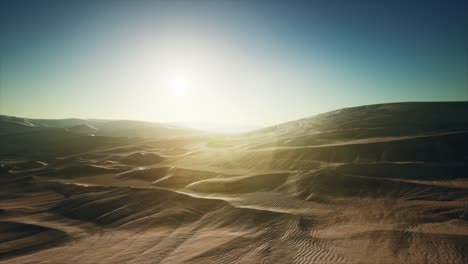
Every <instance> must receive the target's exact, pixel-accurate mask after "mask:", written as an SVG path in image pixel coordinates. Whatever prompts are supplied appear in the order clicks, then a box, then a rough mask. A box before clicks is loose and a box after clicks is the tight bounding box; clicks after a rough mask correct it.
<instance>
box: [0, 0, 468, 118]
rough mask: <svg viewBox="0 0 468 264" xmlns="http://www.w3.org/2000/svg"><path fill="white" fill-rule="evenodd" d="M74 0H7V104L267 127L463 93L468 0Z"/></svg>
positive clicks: (2, 47)
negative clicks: (346, 109) (353, 108)
mask: <svg viewBox="0 0 468 264" xmlns="http://www.w3.org/2000/svg"><path fill="white" fill-rule="evenodd" d="M64 2H68V3H64ZM71 2H72V1H47V0H45V1H22V0H19V1H1V3H0V10H1V11H0V12H1V13H0V26H1V28H0V30H1V31H0V33H1V35H0V56H1V57H0V114H4V115H13V116H20V117H30V118H70V117H77V118H104V119H135V120H148V121H155V122H175V123H184V122H185V123H199V124H223V125H226V126H237V125H239V126H241V125H242V126H259V127H260V126H268V125H273V124H277V123H281V122H286V121H290V120H294V119H298V118H303V117H308V116H312V115H315V114H319V113H322V112H326V111H331V110H334V109H338V108H343V107H350V106H358V105H365V104H376V103H387V102H401V101H466V100H468V34H467V33H466V28H467V25H468V2H466V1H455V0H452V1H450V0H448V1H401V0H393V1H359V0H356V1H337V0H328V1H320V0H316V1H313V0H310V1H273V0H271V1H266V0H263V1H255V0H252V1H247V0H233V1H228V0H219V1H214V0H193V1H177V0H173V1H73V2H74V3H71ZM84 2H86V3H84ZM88 2H97V3H88Z"/></svg>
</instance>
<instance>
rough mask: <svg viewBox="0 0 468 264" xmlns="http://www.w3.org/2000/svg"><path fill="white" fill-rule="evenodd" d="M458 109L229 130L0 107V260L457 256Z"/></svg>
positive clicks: (461, 188)
mask: <svg viewBox="0 0 468 264" xmlns="http://www.w3.org/2000/svg"><path fill="white" fill-rule="evenodd" d="M466 116H468V103H456V102H454V103H400V104H383V105H371V106H362V107H355V108H347V109H340V110H337V111H333V112H329V113H325V114H322V115H318V116H315V117H311V118H306V119H301V120H297V121H292V122H288V123H285V124H280V125H277V126H274V127H269V128H265V129H261V130H257V131H252V132H249V133H242V134H235V135H221V134H209V133H201V132H200V131H193V130H189V129H181V128H178V127H167V126H162V125H151V124H147V123H141V122H133V121H115V122H110V123H109V121H99V120H92V121H89V120H81V119H67V120H62V121H58V120H53V121H48V120H34V119H19V118H13V117H5V116H1V117H0V134H1V139H0V166H1V167H0V263H299V264H306V263H466V262H468V176H467V175H468V120H467V119H466ZM157 131H162V132H161V133H160V134H158V133H157ZM171 131H173V132H174V133H173V134H171ZM91 133H92V135H91ZM126 134H127V135H126ZM125 135H126V136H125Z"/></svg>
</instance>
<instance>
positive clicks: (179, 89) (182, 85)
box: [169, 76, 191, 96]
mask: <svg viewBox="0 0 468 264" xmlns="http://www.w3.org/2000/svg"><path fill="white" fill-rule="evenodd" d="M190 88H191V83H190V81H189V80H188V79H187V78H184V77H182V76H177V77H173V78H171V79H170V80H169V89H170V92H171V94H172V95H173V96H184V95H187V94H188V93H189V92H190Z"/></svg>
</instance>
